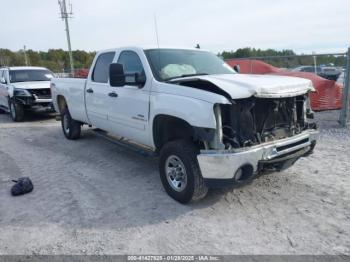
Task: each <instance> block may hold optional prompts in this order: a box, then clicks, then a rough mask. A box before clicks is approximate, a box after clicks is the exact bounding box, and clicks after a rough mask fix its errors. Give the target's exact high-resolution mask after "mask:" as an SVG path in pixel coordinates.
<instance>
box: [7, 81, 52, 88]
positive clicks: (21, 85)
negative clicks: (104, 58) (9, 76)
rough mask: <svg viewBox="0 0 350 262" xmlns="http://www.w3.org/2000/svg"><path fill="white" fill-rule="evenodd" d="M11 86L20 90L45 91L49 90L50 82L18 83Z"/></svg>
mask: <svg viewBox="0 0 350 262" xmlns="http://www.w3.org/2000/svg"><path fill="white" fill-rule="evenodd" d="M11 85H12V86H13V87H15V88H21V89H47V88H50V81H35V82H18V83H11Z"/></svg>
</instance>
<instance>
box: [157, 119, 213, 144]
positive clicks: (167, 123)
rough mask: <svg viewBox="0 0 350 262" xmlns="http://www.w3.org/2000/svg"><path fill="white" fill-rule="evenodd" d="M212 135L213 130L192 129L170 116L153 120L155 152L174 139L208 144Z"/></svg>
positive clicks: (192, 127)
mask: <svg viewBox="0 0 350 262" xmlns="http://www.w3.org/2000/svg"><path fill="white" fill-rule="evenodd" d="M214 135H215V130H214V129H210V128H202V127H194V126H191V125H190V124H189V123H188V122H187V121H185V120H183V119H181V118H178V117H174V116H170V115H157V116H156V117H155V118H154V120H153V141H154V145H155V146H156V148H157V150H160V149H161V148H162V146H163V145H164V144H165V143H167V142H169V141H173V140H176V139H190V140H192V141H194V142H196V141H208V142H209V141H211V140H212V139H213V138H214Z"/></svg>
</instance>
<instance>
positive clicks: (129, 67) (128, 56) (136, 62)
mask: <svg viewBox="0 0 350 262" xmlns="http://www.w3.org/2000/svg"><path fill="white" fill-rule="evenodd" d="M118 63H119V64H122V65H123V66H124V73H125V74H135V73H138V74H139V75H140V76H144V75H145V70H144V69H143V65H142V62H141V60H140V58H139V56H138V55H137V54H136V53H135V52H133V51H123V52H122V53H121V54H120V56H119V59H118ZM134 78H135V77H134V76H126V79H125V81H126V82H132V81H134Z"/></svg>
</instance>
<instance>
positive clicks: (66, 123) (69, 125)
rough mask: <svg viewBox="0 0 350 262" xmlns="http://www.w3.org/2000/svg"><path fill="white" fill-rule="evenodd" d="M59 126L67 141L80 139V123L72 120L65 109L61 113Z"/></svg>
mask: <svg viewBox="0 0 350 262" xmlns="http://www.w3.org/2000/svg"><path fill="white" fill-rule="evenodd" d="M61 125H62V130H63V134H64V136H65V137H66V138H67V139H70V140H75V139H78V138H79V137H80V133H81V124H80V122H78V121H76V120H74V119H72V117H71V115H70V113H69V110H68V108H67V107H66V108H65V109H64V110H63V112H62V115H61Z"/></svg>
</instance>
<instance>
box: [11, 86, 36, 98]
mask: <svg viewBox="0 0 350 262" xmlns="http://www.w3.org/2000/svg"><path fill="white" fill-rule="evenodd" d="M13 95H14V96H25V97H31V96H32V94H31V93H30V92H29V91H28V90H26V89H21V88H15V89H14V90H13Z"/></svg>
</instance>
